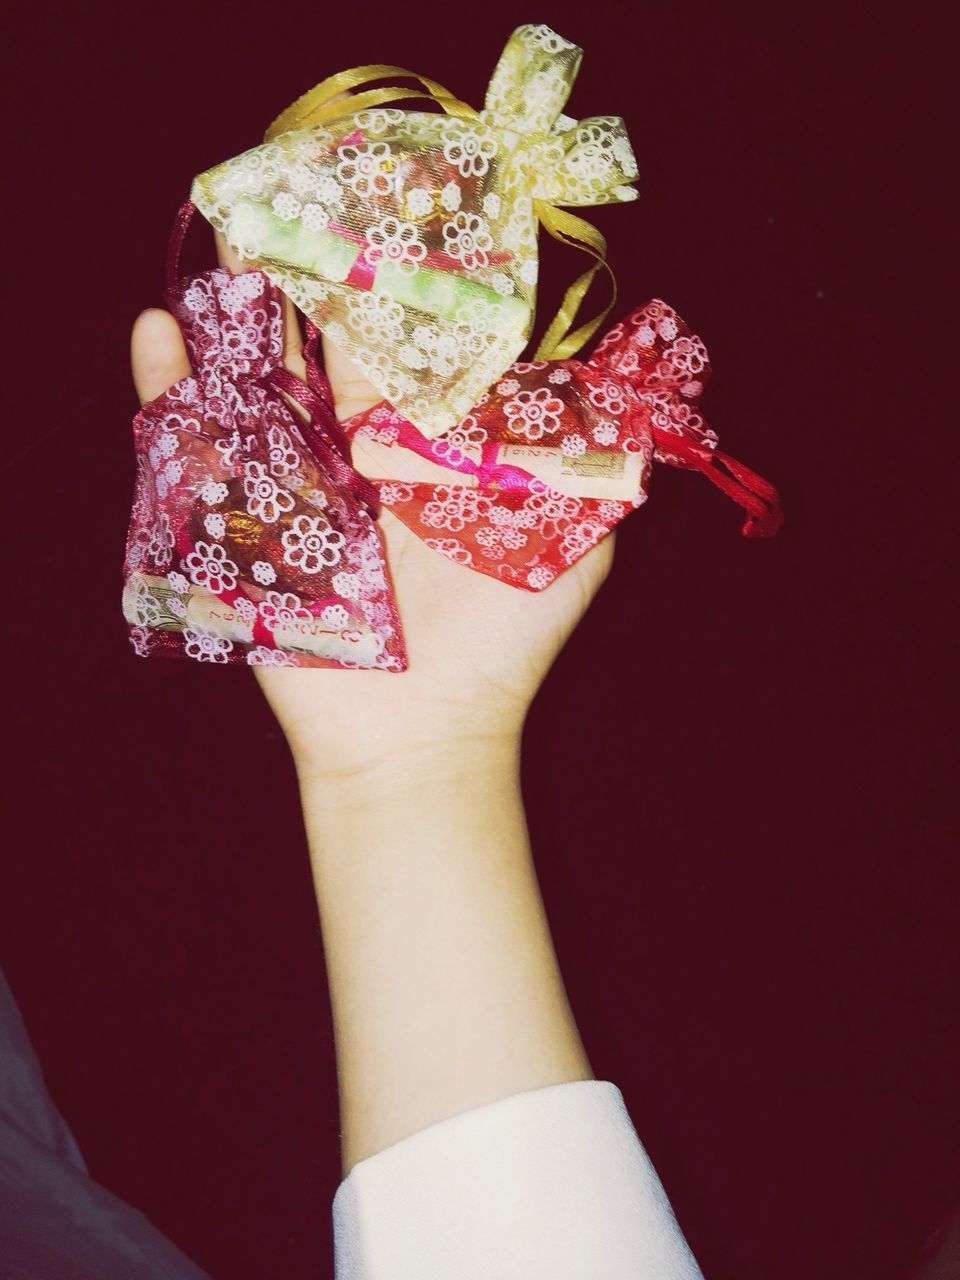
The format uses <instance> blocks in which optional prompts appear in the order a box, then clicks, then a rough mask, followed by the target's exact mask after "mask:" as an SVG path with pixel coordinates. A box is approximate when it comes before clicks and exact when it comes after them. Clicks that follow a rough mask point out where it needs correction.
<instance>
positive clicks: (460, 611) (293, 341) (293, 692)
mask: <svg viewBox="0 0 960 1280" xmlns="http://www.w3.org/2000/svg"><path fill="white" fill-rule="evenodd" d="M216 240H217V256H218V260H219V262H220V263H221V265H223V266H225V267H227V268H228V269H229V270H231V271H242V270H244V264H243V263H242V262H240V261H238V260H237V259H236V257H235V256H234V255H233V253H232V251H231V250H230V249H229V247H228V246H227V245H226V243H225V242H224V241H223V239H222V238H221V237H220V236H217V237H216ZM284 318H285V353H284V363H285V365H286V367H287V368H288V369H290V370H291V372H293V373H295V374H296V375H297V376H299V377H301V378H303V377H304V376H305V369H304V361H303V354H302V340H301V334H300V329H299V325H298V323H297V319H296V313H295V312H294V309H293V306H292V304H291V303H290V302H289V300H288V299H286V298H285V299H284ZM323 354H324V364H325V367H326V372H327V376H328V378H329V380H330V385H331V388H332V391H333V396H334V403H335V406H336V412H337V417H338V418H339V420H340V421H345V420H346V419H347V418H349V417H352V416H353V415H354V414H357V413H360V412H361V411H363V410H365V409H368V408H370V407H371V406H372V405H374V404H376V403H378V402H379V401H380V400H381V396H380V394H379V392H378V391H377V390H376V389H375V388H374V387H373V386H372V385H371V384H370V383H369V382H368V381H367V380H366V379H365V378H364V377H363V375H362V374H361V372H360V371H359V370H358V368H357V367H356V366H355V365H354V364H353V363H352V362H350V361H349V360H348V359H347V358H346V357H345V356H344V355H343V354H342V353H341V352H340V351H338V350H337V348H336V347H335V346H333V344H332V343H329V342H328V341H327V340H326V339H324V341H323ZM131 355H132V366H133V378H134V382H135V384H136V388H137V392H138V395H139V397H140V400H141V403H143V402H146V401H147V400H152V399H154V398H155V397H156V396H158V395H160V394H162V393H163V392H164V391H165V390H167V388H168V387H170V386H172V385H173V384H174V383H175V382H177V381H179V380H180V379H181V378H183V377H186V376H188V375H189V373H190V372H191V370H190V362H189V359H188V357H187V352H186V349H185V347H184V343H183V339H182V336H181V334H180V330H179V327H178V326H177V323H176V321H175V320H174V318H173V316H171V315H170V314H169V313H168V312H165V311H161V310H156V309H152V310H150V311H146V312H144V313H143V314H142V315H141V316H140V317H139V318H138V320H137V322H136V324H135V326H134V330H133V336H132V342H131ZM291 403H292V402H291ZM293 407H294V408H298V407H297V406H293ZM366 461H367V459H366V457H365V450H364V441H363V440H362V439H357V440H355V442H354V451H353V462H354V465H355V466H356V468H357V470H359V471H361V472H366V470H367V468H366V466H365V462H366ZM380 524H381V528H382V530H383V535H384V539H385V542H386V552H387V561H388V565H389V571H390V574H391V577H392V580H393V585H394V591H395V596H396V600H397V607H398V611H399V614H400V618H401V620H402V625H403V632H404V639H405V643H406V647H407V652H408V657H409V662H410V666H409V669H408V670H406V671H404V672H400V673H384V672H382V671H376V670H349V671H346V670H337V669H330V670H317V669H315V668H310V669H304V668H282V667H278V668H270V667H256V668H253V670H254V672H255V675H256V678H257V680H258V681H259V682H260V686H261V688H262V689H263V691H264V694H265V695H266V697H267V699H268V701H269V703H270V705H271V707H272V709H273V711H274V713H275V714H276V716H277V719H278V721H279V722H280V725H281V727H282V729H283V731H284V733H285V735H286V737H287V740H288V742H289V745H290V748H291V751H292V753H293V756H294V760H295V762H296V764H297V768H298V770H299V771H300V772H301V774H302V775H307V776H311V777H321V778H323V777H340V778H342V777H347V776H352V775H354V774H356V773H365V772H367V771H369V770H370V769H384V768H387V769H389V768H392V767H393V766H394V765H395V764H396V763H397V762H398V761H401V760H404V759H409V758H410V757H412V756H414V755H417V754H420V753H422V752H428V753H429V752H432V753H434V754H435V753H437V752H442V751H445V750H447V749H449V748H452V747H454V746H456V747H458V748H461V747H463V748H469V746H470V744H471V743H474V742H477V743H479V742H481V741H483V742H487V743H496V742H499V741H502V742H503V743H504V744H507V745H511V744H512V743H513V742H514V741H515V739H516V737H517V736H518V734H519V732H520V729H521V727H522V725H523V720H524V717H525V715H526V712H527V709H528V707H529V705H530V702H531V701H532V699H533V697H534V694H535V693H536V691H537V689H538V688H539V686H540V683H541V681H542V680H543V677H544V676H545V674H546V672H547V671H548V669H549V667H550V665H551V663H552V662H553V660H554V658H555V657H556V655H557V653H558V652H559V651H560V649H561V647H562V646H563V644H564V642H565V641H566V639H567V637H568V636H569V635H570V633H571V632H572V630H573V629H574V627H575V626H576V624H577V622H578V621H579V620H580V618H581V617H582V616H583V614H584V612H585V611H586V609H587V607H588V605H589V604H590V602H591V600H592V599H593V597H594V595H595V594H596V592H597V590H598V589H599V587H600V586H601V584H602V583H603V581H604V579H605V578H606V576H607V574H608V572H609V570H610V566H611V564H612V559H613V542H614V537H613V535H612V534H610V535H608V536H607V537H605V538H604V539H603V541H602V542H601V543H599V545H597V546H596V547H594V548H592V549H591V550H590V551H589V552H588V553H587V554H586V555H584V556H583V557H582V558H581V559H580V560H578V561H577V562H576V564H574V565H573V566H572V567H571V568H570V569H568V570H567V571H565V572H564V573H562V574H561V575H560V576H559V577H558V578H557V579H556V580H555V581H554V582H553V583H552V584H551V585H550V586H549V587H548V588H546V589H545V590H544V591H541V592H527V591H523V590H519V589H518V588H516V587H513V586H509V585H507V584H506V583H503V582H498V581H497V580H495V579H493V578H490V577H488V576H487V575H486V574H481V573H475V572H472V571H470V570H467V569H464V568H463V567H462V566H460V565H457V564H454V563H453V562H452V561H450V560H448V559H446V557H444V556H442V555H440V554H438V553H437V552H436V551H434V550H432V549H431V548H430V547H428V546H426V545H425V543H424V542H422V541H421V539H420V538H418V537H417V536H416V535H415V534H414V533H412V532H411V531H410V530H408V529H407V528H406V526H405V525H404V524H403V523H402V522H401V521H400V520H398V519H397V518H396V517H395V516H394V515H393V514H392V513H391V512H389V511H386V510H385V511H384V512H383V513H382V515H381V518H380Z"/></svg>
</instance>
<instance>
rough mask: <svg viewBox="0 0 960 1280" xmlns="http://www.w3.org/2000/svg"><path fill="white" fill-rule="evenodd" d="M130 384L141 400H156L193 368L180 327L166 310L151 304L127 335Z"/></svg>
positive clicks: (142, 402) (186, 375)
mask: <svg viewBox="0 0 960 1280" xmlns="http://www.w3.org/2000/svg"><path fill="white" fill-rule="evenodd" d="M130 364H131V369H132V372H133V384H134V386H135V387H136V389H137V395H138V396H139V398H140V403H141V404H146V403H147V401H148V400H156V398H157V396H160V395H163V393H164V391H166V390H167V389H168V388H169V387H172V386H173V385H174V383H176V382H179V381H180V379H181V378H187V377H189V376H190V373H191V372H192V370H191V368H190V358H189V356H188V355H187V348H186V347H185V346H184V342H183V336H182V334H181V333H180V327H179V325H178V324H177V322H176V320H174V318H173V316H172V315H171V314H170V312H169V311H162V310H161V309H160V308H159V307H151V308H150V310H149V311H144V312H142V313H141V314H140V315H139V316H138V317H137V320H136V323H135V324H134V326H133V333H132V334H131V337H130Z"/></svg>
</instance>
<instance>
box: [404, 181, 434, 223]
mask: <svg viewBox="0 0 960 1280" xmlns="http://www.w3.org/2000/svg"><path fill="white" fill-rule="evenodd" d="M407 208H408V209H409V211H410V214H411V216H412V217H414V218H425V217H426V216H427V214H428V213H429V212H430V210H431V209H432V208H433V197H432V196H431V195H430V192H429V191H426V190H424V188H423V187H411V189H410V190H409V191H408V192H407Z"/></svg>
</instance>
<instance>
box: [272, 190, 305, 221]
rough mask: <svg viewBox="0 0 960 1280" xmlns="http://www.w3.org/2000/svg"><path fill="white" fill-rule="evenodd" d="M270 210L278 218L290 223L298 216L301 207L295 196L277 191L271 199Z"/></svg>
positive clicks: (287, 192)
mask: <svg viewBox="0 0 960 1280" xmlns="http://www.w3.org/2000/svg"><path fill="white" fill-rule="evenodd" d="M272 208H273V212H274V213H275V214H276V215H277V217H278V218H282V219H283V220H284V221H285V222H290V221H292V220H293V219H294V218H297V217H299V216H300V209H301V208H302V206H301V204H300V201H299V200H298V199H297V198H296V196H293V195H291V194H290V192H289V191H278V192H277V194H276V195H275V196H274V197H273V205H272Z"/></svg>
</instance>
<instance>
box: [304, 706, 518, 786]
mask: <svg viewBox="0 0 960 1280" xmlns="http://www.w3.org/2000/svg"><path fill="white" fill-rule="evenodd" d="M522 727H523V726H522V723H521V724H517V725H513V724H508V725H504V724H503V723H497V724H496V725H482V724H476V723H474V724H470V723H469V722H466V721H464V722H463V723H460V724H449V723H447V724H444V725H442V726H441V725H438V724H436V723H435V722H433V723H431V722H422V721H410V720H405V721H404V722H403V723H402V724H398V725H391V724H385V725H383V726H382V729H381V732H380V733H379V734H374V735H368V736H364V737H363V738H362V739H361V740H358V739H357V738H356V737H354V738H352V739H351V738H347V737H345V738H344V739H343V741H342V742H341V744H339V745H338V747H337V748H336V749H327V750H322V751H318V750H316V749H313V748H311V747H301V748H298V749H294V750H293V760H294V765H295V768H296V771H297V779H298V782H299V784H300V788H301V791H303V790H308V791H310V792H312V793H314V792H316V791H318V790H320V791H322V792H323V793H324V797H325V801H326V802H327V803H328V804H336V803H343V804H351V805H352V804H356V803H358V802H362V803H364V804H365V805H367V804H373V803H377V802H379V801H381V800H382V801H385V802H390V801H391V800H392V799H394V798H396V797H398V796H401V795H403V796H408V795H409V794H410V793H411V791H414V792H415V791H416V789H417V787H420V786H423V785H425V784H429V785H430V787H431V788H436V787H456V786H459V785H461V784H462V781H463V779H464V777H466V776H469V777H471V778H473V779H475V780H476V779H478V778H482V777H494V776H502V775H503V774H504V773H506V772H511V771H514V770H516V769H517V768H518V767H519V759H520V737H521V732H522Z"/></svg>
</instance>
